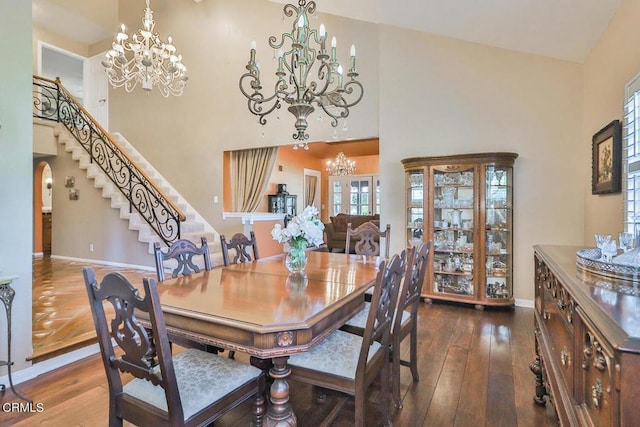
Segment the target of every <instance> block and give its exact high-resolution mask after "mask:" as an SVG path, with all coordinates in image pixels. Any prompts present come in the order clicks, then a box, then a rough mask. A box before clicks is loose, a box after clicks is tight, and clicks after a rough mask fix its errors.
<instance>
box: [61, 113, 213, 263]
mask: <svg viewBox="0 0 640 427" xmlns="http://www.w3.org/2000/svg"><path fill="white" fill-rule="evenodd" d="M54 136H55V137H56V138H57V140H58V143H59V144H63V145H64V149H65V151H67V152H69V153H71V158H72V159H73V160H76V161H77V162H78V163H79V167H80V169H83V170H85V171H86V174H87V178H89V179H91V180H93V182H94V187H95V188H98V189H102V197H104V198H105V199H110V200H111V207H112V208H114V209H118V210H119V211H120V218H122V219H123V220H126V221H128V223H129V224H128V227H129V230H133V231H137V233H138V241H139V242H143V243H147V245H148V251H149V253H150V254H153V244H154V243H155V242H161V244H162V245H163V247H166V246H167V245H166V244H165V243H163V242H162V239H160V238H159V237H158V235H157V234H156V233H155V232H154V231H153V229H152V228H151V227H150V226H149V224H148V223H147V222H146V221H145V220H144V219H143V218H142V216H141V215H140V214H139V213H138V212H136V211H135V210H134V211H131V210H130V206H129V201H128V200H127V199H126V198H125V197H124V196H123V194H122V193H121V192H120V191H119V190H118V189H117V188H116V186H115V185H114V184H113V182H111V180H110V179H109V178H108V177H107V175H106V174H105V173H104V172H103V171H102V170H101V169H100V168H99V167H98V166H97V165H96V164H95V163H91V158H90V156H89V154H88V153H87V152H86V150H85V149H84V148H83V147H82V145H80V143H79V142H78V141H77V140H76V139H75V138H74V137H73V136H72V135H71V133H69V131H67V129H66V128H65V126H64V125H63V124H61V123H57V124H56V125H55V127H54ZM111 136H112V137H113V139H114V140H115V141H116V142H117V143H118V145H119V146H120V148H122V150H123V151H124V152H126V153H127V154H128V155H129V156H130V157H131V158H132V159H133V160H134V161H135V162H136V163H137V165H138V166H139V168H140V169H141V170H143V171H144V173H146V174H147V176H149V178H150V179H152V180H153V181H154V182H155V184H156V185H157V186H158V187H159V188H160V189H161V190H162V191H163V192H164V193H165V194H166V195H167V197H168V198H169V199H171V201H172V202H173V203H175V204H176V206H177V207H178V208H179V209H180V210H181V211H182V212H183V213H184V214H185V217H186V219H185V221H183V222H181V223H180V237H181V238H182V239H188V240H191V241H192V242H194V243H196V244H197V245H199V244H200V237H202V236H204V237H206V238H207V242H208V244H209V253H210V254H211V262H212V265H217V264H222V252H221V249H220V238H219V235H218V233H217V232H216V231H215V230H214V229H213V227H212V226H211V225H210V224H209V223H208V222H207V221H206V220H205V219H204V218H202V216H201V215H200V214H198V212H196V210H195V209H194V208H193V207H192V206H191V205H190V204H189V203H188V202H187V201H186V200H185V199H184V198H183V197H182V196H181V195H180V194H179V193H178V192H177V191H176V190H175V188H173V187H172V186H171V184H169V182H168V181H167V180H166V179H165V178H164V177H163V176H162V175H161V174H160V173H159V172H158V171H157V170H156V169H155V168H154V167H153V166H152V165H151V164H150V163H149V162H148V161H147V160H146V159H145V158H144V157H143V156H142V155H141V154H140V153H139V152H138V151H137V150H136V149H135V148H134V147H133V146H132V145H131V144H130V143H129V141H127V140H126V139H125V138H124V137H123V136H122V135H120V134H118V133H113V134H111Z"/></svg>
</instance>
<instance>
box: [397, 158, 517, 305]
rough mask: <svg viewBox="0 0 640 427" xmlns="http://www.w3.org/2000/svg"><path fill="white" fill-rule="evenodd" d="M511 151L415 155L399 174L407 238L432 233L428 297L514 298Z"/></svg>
mask: <svg viewBox="0 0 640 427" xmlns="http://www.w3.org/2000/svg"><path fill="white" fill-rule="evenodd" d="M517 157H518V155H517V154H516V153H474V154H462V155H452V156H438V157H414V158H410V159H404V160H403V161H402V163H403V165H404V168H405V175H406V206H407V208H406V218H407V219H406V221H407V225H406V228H407V233H406V239H407V244H408V245H409V246H411V245H416V244H419V243H421V242H425V241H429V240H431V241H433V251H431V255H430V257H431V262H430V264H429V271H428V273H427V278H426V279H425V280H426V282H425V285H424V287H423V295H422V296H423V297H424V298H426V299H427V300H431V299H439V300H449V301H459V302H465V303H472V304H475V305H476V308H483V307H484V306H486V305H513V303H514V299H513V280H512V277H513V274H512V259H513V164H514V161H515V159H516V158H517Z"/></svg>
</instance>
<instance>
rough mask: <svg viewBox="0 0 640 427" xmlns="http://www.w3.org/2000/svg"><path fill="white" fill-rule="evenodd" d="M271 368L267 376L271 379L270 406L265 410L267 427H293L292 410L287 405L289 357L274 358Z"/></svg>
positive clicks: (293, 416)
mask: <svg viewBox="0 0 640 427" xmlns="http://www.w3.org/2000/svg"><path fill="white" fill-rule="evenodd" d="M272 360H273V367H272V368H271V369H270V370H269V375H271V378H273V384H272V385H271V393H270V394H271V397H270V400H271V405H269V409H268V410H267V422H266V425H267V427H272V426H273V427H276V426H277V427H284V426H291V427H295V426H297V425H298V420H297V419H296V416H295V414H294V413H293V409H292V408H291V405H290V404H289V384H288V383H287V377H288V376H289V374H290V373H291V369H289V367H288V366H287V360H289V356H284V357H274V358H273V359H272Z"/></svg>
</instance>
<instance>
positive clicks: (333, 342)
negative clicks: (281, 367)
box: [289, 319, 382, 380]
mask: <svg viewBox="0 0 640 427" xmlns="http://www.w3.org/2000/svg"><path fill="white" fill-rule="evenodd" d="M365 320H366V319H365ZM381 347H382V346H381V345H380V343H378V342H374V343H373V344H371V347H369V354H368V356H367V361H368V362H370V361H371V359H372V358H373V357H375V356H376V355H378V354H381ZM361 348H362V337H361V336H358V335H355V334H350V333H348V332H344V331H340V330H338V331H335V332H334V333H332V334H331V335H329V336H328V337H327V338H326V339H324V340H323V341H322V342H321V343H320V344H318V345H316V346H315V347H313V348H312V349H311V350H310V351H308V352H306V353H300V354H294V355H293V356H291V357H290V358H289V365H295V366H298V367H301V368H308V369H315V370H318V371H322V372H330V373H332V374H333V375H335V376H338V377H344V378H349V379H351V380H355V378H356V368H357V367H358V357H359V356H360V349H361ZM328 355H330V357H329V356H328Z"/></svg>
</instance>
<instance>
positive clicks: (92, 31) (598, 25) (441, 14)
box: [33, 0, 621, 62]
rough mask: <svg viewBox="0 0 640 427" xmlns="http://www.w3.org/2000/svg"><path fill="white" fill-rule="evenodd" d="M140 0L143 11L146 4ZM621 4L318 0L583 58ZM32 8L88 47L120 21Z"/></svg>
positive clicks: (104, 4)
mask: <svg viewBox="0 0 640 427" xmlns="http://www.w3.org/2000/svg"><path fill="white" fill-rule="evenodd" d="M132 1H133V0H132ZM137 1H139V2H140V10H143V9H144V2H143V1H142V0H137ZM173 1H184V2H186V1H191V0H173ZM201 1H203V2H206V1H211V0H201ZM255 1H267V0H255ZM269 1H273V2H277V3H283V4H284V3H296V2H295V1H292V0H269ZM620 1H621V0H535V1H533V0H482V1H478V0H455V1H454V0H449V1H443V0H402V1H397V2H392V1H389V0H348V1H345V0H317V1H316V3H317V6H318V10H319V11H320V12H323V13H331V14H335V15H340V16H346V17H350V18H354V19H359V20H364V21H369V22H376V23H384V24H389V25H394V26H398V27H402V28H409V29H414V30H417V31H423V32H428V33H432V34H438V35H442V36H447V37H452V38H455V39H460V40H466V41H470V42H475V43H480V44H485V45H489V46H495V47H501V48H505V49H511V50H516V51H521V52H526V53H533V54H538V55H543V56H549V57H552V58H558V59H565V60H568V61H574V62H583V61H584V60H585V59H586V58H587V56H588V54H589V52H590V51H591V48H592V47H593V45H594V44H595V43H596V42H597V41H598V39H599V38H600V36H601V35H602V32H603V31H604V29H605V28H606V27H607V25H608V23H609V20H610V19H611V17H612V16H613V15H614V13H615V11H616V9H617V8H618V6H619V5H620ZM151 3H152V4H151V6H152V8H153V1H152V2H151ZM33 13H34V22H35V23H36V24H37V25H39V26H42V27H44V28H47V29H50V30H55V31H57V32H59V33H62V34H63V35H66V36H68V37H72V38H74V39H77V40H78V41H82V42H85V43H88V44H91V43H95V42H97V41H99V40H102V39H104V38H105V37H110V35H112V33H113V32H114V31H115V28H116V26H117V24H118V22H117V0H91V1H86V0H33Z"/></svg>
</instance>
